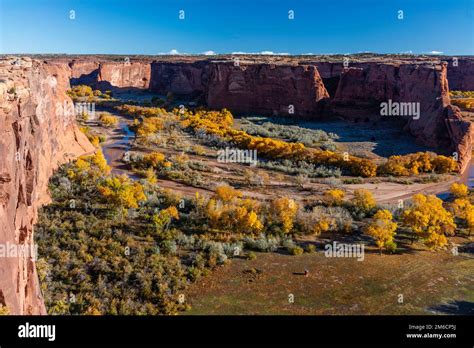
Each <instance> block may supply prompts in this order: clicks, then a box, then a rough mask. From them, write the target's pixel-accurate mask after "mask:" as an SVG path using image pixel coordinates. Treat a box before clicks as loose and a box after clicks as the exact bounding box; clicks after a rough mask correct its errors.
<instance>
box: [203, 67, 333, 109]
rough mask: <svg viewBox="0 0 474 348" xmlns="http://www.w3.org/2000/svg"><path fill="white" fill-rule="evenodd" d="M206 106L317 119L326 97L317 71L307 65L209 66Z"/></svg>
mask: <svg viewBox="0 0 474 348" xmlns="http://www.w3.org/2000/svg"><path fill="white" fill-rule="evenodd" d="M209 69H210V71H209V86H208V91H207V105H208V106H209V107H210V108H215V109H220V108H228V109H229V110H232V111H234V112H237V113H259V114H263V115H290V116H292V115H293V116H303V117H317V116H318V114H319V112H318V111H319V108H320V106H321V105H322V104H318V102H319V101H321V100H323V99H326V98H329V94H328V92H327V91H326V88H325V87H324V84H323V81H322V79H321V77H320V76H319V73H318V70H317V69H316V67H314V66H310V65H297V66H294V65H272V64H251V65H244V64H239V65H235V64H233V63H212V64H211V65H210V68H209Z"/></svg>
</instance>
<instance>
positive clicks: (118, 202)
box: [97, 175, 146, 209]
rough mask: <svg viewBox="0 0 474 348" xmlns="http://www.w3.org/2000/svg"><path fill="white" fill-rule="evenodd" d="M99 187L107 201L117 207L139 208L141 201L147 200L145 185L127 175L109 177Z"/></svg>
mask: <svg viewBox="0 0 474 348" xmlns="http://www.w3.org/2000/svg"><path fill="white" fill-rule="evenodd" d="M97 188H98V190H99V193H100V194H101V195H102V196H103V197H104V198H105V199H106V200H107V203H109V204H111V205H113V206H115V207H117V208H127V209H128V208H138V204H139V202H142V201H145V200H146V196H145V193H144V191H143V186H142V185H141V184H140V183H138V182H132V181H131V180H130V179H129V178H128V177H127V176H126V175H121V176H113V177H108V178H106V179H105V180H104V182H103V183H102V184H100V185H99V186H98V187H97Z"/></svg>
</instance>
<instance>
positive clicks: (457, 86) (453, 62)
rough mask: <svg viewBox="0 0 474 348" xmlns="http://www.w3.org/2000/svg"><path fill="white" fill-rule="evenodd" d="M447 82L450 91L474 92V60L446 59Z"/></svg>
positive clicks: (463, 58) (461, 58) (462, 58)
mask: <svg viewBox="0 0 474 348" xmlns="http://www.w3.org/2000/svg"><path fill="white" fill-rule="evenodd" d="M446 61H447V62H448V80H449V88H450V89H451V90H452V91H474V59H473V58H465V57H459V58H448V59H446Z"/></svg>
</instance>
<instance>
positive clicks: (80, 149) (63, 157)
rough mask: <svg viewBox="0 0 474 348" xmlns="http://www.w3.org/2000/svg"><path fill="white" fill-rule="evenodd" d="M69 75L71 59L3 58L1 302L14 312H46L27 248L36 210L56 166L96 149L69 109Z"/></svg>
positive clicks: (0, 64)
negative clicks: (67, 60)
mask: <svg viewBox="0 0 474 348" xmlns="http://www.w3.org/2000/svg"><path fill="white" fill-rule="evenodd" d="M70 74H71V71H70V68H69V67H68V65H67V63H58V64H53V63H41V62H39V61H36V60H31V59H30V58H22V59H16V58H2V59H0V134H1V136H0V158H1V161H0V245H1V246H2V248H3V249H1V250H3V251H2V253H3V254H2V255H0V302H1V303H0V304H1V305H6V306H7V307H8V309H9V311H10V313H12V314H44V313H45V308H44V304H43V300H42V295H41V292H40V288H39V283H38V279H37V274H36V267H35V260H34V258H33V257H32V256H33V254H31V253H27V252H26V250H31V248H29V246H31V245H32V244H33V232H34V231H33V224H34V223H35V219H36V213H37V209H38V207H39V206H40V205H42V204H44V203H46V202H48V194H47V185H48V180H49V177H50V175H51V174H52V172H53V170H54V169H55V168H57V167H58V165H60V164H61V163H64V162H65V161H68V160H71V159H73V158H74V157H76V156H78V155H81V154H84V153H87V152H92V151H93V150H94V148H93V147H92V145H91V144H90V143H89V141H88V140H87V138H86V137H85V136H84V135H83V134H82V133H81V132H80V131H79V130H78V128H77V126H76V125H75V121H74V113H72V112H70V111H71V110H70V108H69V107H70V106H71V105H72V104H71V103H72V101H71V100H70V98H69V97H68V96H67V95H66V93H65V92H66V90H67V88H69V78H70ZM6 247H7V248H10V249H9V250H10V251H11V252H8V253H6V250H5V248H6ZM12 250H16V251H17V252H18V253H19V256H18V255H16V256H15V254H14V252H13V251H12ZM21 251H22V252H23V253H21ZM18 253H17V254H18Z"/></svg>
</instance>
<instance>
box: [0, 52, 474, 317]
mask: <svg viewBox="0 0 474 348" xmlns="http://www.w3.org/2000/svg"><path fill="white" fill-rule="evenodd" d="M117 59H120V60H117ZM341 61H342V58H341V59H340V60H339V61H337V62H335V61H330V60H327V59H323V58H321V57H319V58H318V57H311V58H302V57H290V58H278V57H274V58H272V59H268V58H266V59H262V58H261V57H240V58H239V61H235V60H231V59H230V57H226V56H222V57H219V59H218V60H216V59H205V58H204V57H161V58H160V59H159V60H157V59H153V58H149V57H132V59H124V58H117V57H114V59H112V58H110V57H105V56H104V57H102V56H91V57H84V56H82V57H68V56H60V57H50V56H49V57H48V56H41V57H33V58H31V57H21V58H18V57H0V132H1V136H0V159H1V161H0V243H1V244H3V245H5V244H7V243H10V244H20V245H31V244H33V225H34V223H35V219H36V213H37V209H38V208H39V207H40V206H41V205H42V204H45V203H47V202H48V199H49V198H48V193H47V183H48V179H49V177H50V176H51V174H52V172H53V171H54V169H55V168H57V167H58V166H59V165H60V164H62V163H65V162H67V161H70V160H73V159H74V158H76V157H78V156H80V155H83V154H87V153H92V152H93V151H94V147H93V146H92V145H91V144H90V143H89V141H88V140H87V138H86V137H85V136H84V135H83V134H82V133H81V132H80V131H79V130H78V127H77V125H76V124H75V120H74V115H73V113H71V112H69V113H67V112H64V110H65V109H66V108H65V106H67V105H71V103H72V101H71V100H70V98H69V97H68V96H67V95H66V90H67V89H68V88H69V87H70V83H73V84H78V83H81V84H89V85H95V86H96V87H100V88H108V89H132V90H133V89H137V90H142V89H150V90H151V91H154V92H158V93H162V94H166V93H168V92H172V93H174V94H176V95H182V96H187V97H189V98H192V99H193V100H196V101H199V102H201V103H205V104H207V106H208V107H209V108H224V107H225V108H228V109H230V110H231V111H233V112H235V113H243V114H245V113H254V114H264V115H279V116H285V115H287V116H292V117H302V118H307V119H320V118H323V117H343V118H347V119H352V120H356V119H357V118H359V117H362V118H365V119H370V120H372V119H377V118H379V117H380V116H379V114H380V113H379V106H380V103H381V102H384V101H387V100H388V99H391V100H392V101H400V102H419V103H420V109H421V117H420V119H419V120H411V119H407V120H406V121H405V124H404V129H405V130H406V131H407V132H409V133H410V134H412V135H413V136H414V137H415V138H416V140H417V141H418V142H419V143H420V144H424V145H427V146H432V147H438V148H442V149H448V150H449V151H452V152H457V153H458V154H459V162H460V165H461V168H462V170H464V169H465V168H466V167H467V165H468V164H469V162H470V159H471V152H472V135H471V124H470V122H467V121H463V119H462V117H461V113H460V111H459V109H458V108H457V107H455V106H452V105H450V99H449V94H448V93H449V86H448V80H449V84H450V85H451V88H452V89H456V90H457V89H460V90H474V61H473V60H471V59H469V58H459V59H456V62H455V63H454V61H453V58H450V57H445V58H442V59H440V58H426V57H422V58H414V57H410V58H400V57H389V58H386V57H384V56H375V57H369V58H366V59H354V60H353V61H352V62H350V63H349V66H344V65H343V64H342V63H341ZM289 106H292V107H293V109H294V113H293V114H291V115H290V112H289V110H290V108H289ZM0 304H1V305H6V306H7V307H8V308H9V311H10V313H12V314H45V313H46V310H45V307H44V303H43V299H42V295H41V291H40V287H39V282H38V279H37V274H36V269H35V263H34V260H33V259H32V258H31V257H29V256H25V257H16V258H15V257H10V258H5V257H3V258H0Z"/></svg>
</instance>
